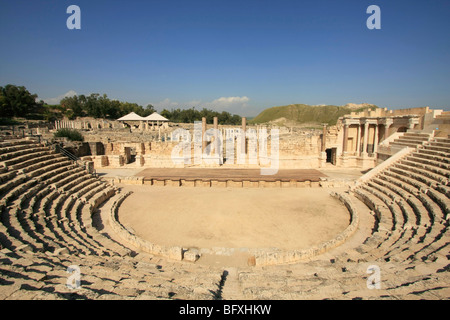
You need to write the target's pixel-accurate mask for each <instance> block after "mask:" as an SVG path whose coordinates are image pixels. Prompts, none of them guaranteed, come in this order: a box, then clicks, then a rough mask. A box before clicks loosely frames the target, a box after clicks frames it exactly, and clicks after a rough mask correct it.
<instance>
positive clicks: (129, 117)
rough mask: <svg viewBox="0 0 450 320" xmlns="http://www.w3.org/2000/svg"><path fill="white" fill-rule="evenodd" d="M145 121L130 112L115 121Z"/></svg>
mask: <svg viewBox="0 0 450 320" xmlns="http://www.w3.org/2000/svg"><path fill="white" fill-rule="evenodd" d="M145 120H146V119H145V118H144V117H141V116H140V115H138V114H136V113H134V112H130V113H129V114H127V115H126V116H123V117H121V118H119V119H117V121H145Z"/></svg>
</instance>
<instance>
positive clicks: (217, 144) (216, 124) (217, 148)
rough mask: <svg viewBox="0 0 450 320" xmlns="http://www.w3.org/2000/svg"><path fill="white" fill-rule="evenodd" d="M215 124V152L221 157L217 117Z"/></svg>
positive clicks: (214, 120) (214, 119)
mask: <svg viewBox="0 0 450 320" xmlns="http://www.w3.org/2000/svg"><path fill="white" fill-rule="evenodd" d="M213 123H214V152H215V153H216V154H217V155H219V154H220V152H219V136H218V135H219V119H218V118H217V117H214V118H213Z"/></svg>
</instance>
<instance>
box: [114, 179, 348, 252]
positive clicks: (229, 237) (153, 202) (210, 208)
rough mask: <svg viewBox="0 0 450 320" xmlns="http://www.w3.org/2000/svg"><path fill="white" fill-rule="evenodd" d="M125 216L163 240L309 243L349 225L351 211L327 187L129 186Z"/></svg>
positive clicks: (143, 233) (138, 229)
mask: <svg viewBox="0 0 450 320" xmlns="http://www.w3.org/2000/svg"><path fill="white" fill-rule="evenodd" d="M123 188H124V190H132V191H133V194H132V195H131V196H130V197H128V198H127V199H126V200H125V201H124V202H123V204H122V205H121V207H120V211H119V220H120V222H121V223H122V224H123V225H124V226H126V227H127V228H130V229H132V230H133V231H134V232H135V233H136V234H137V235H138V236H140V237H142V238H144V239H146V240H149V241H151V242H153V243H156V244H161V245H169V246H172V245H176V246H182V247H187V248H188V247H196V248H214V247H225V248H273V247H277V248H280V249H304V248H308V247H310V246H313V245H316V244H319V243H321V242H324V241H326V240H329V239H331V238H333V237H334V236H335V235H337V234H338V233H340V232H342V231H343V230H344V229H345V228H346V227H347V226H348V225H349V214H348V211H347V210H346V208H345V207H344V206H342V204H341V203H340V202H339V201H338V200H336V199H334V198H332V197H331V196H329V195H328V192H329V190H327V189H324V188H306V189H303V188H287V189H285V188H283V189H281V188H197V187H196V188H189V187H168V186H166V187H155V186H145V185H144V186H131V185H127V186H124V187H123Z"/></svg>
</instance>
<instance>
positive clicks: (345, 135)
mask: <svg viewBox="0 0 450 320" xmlns="http://www.w3.org/2000/svg"><path fill="white" fill-rule="evenodd" d="M347 140H348V124H344V141H343V145H342V152H343V153H346V152H347V145H348V141H347Z"/></svg>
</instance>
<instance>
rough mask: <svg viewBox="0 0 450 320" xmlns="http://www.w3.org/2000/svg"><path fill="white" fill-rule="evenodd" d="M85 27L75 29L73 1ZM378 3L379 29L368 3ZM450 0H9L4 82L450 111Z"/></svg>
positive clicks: (248, 102) (48, 92)
mask: <svg viewBox="0 0 450 320" xmlns="http://www.w3.org/2000/svg"><path fill="white" fill-rule="evenodd" d="M71 4H75V5H78V6H79V7H80V8H81V30H69V29H67V27H66V20H67V18H68V17H69V16H70V15H69V14H67V13H66V9H67V7H68V6H69V5H71ZM371 4H375V5H378V6H379V7H380V8H381V30H369V29H368V28H367V27H366V20H367V18H368V17H369V14H367V13H366V9H367V7H368V6H369V5H371ZM449 17H450V1H449V0H430V1H426V0H422V1H414V0H413V1H411V0H410V1H404V0H389V1H388V0H371V1H365V0H348V1H347V0H343V1H336V0H310V1H301V0H290V1H284V0H276V1H275V0H271V1H266V0H240V1H234V0H226V1H218V0H208V1H203V0H199V1H193V0H184V1H172V0H160V1H153V0H148V1H144V0H140V1H133V0H130V1H122V0H109V1H85V0H70V1H66V0H53V1H39V0H33V1H29V0H27V1H23V0H15V1H5V0H0V39H1V47H0V85H6V84H8V83H11V84H16V85H24V86H25V87H26V88H27V89H28V90H29V91H30V92H32V93H36V94H38V96H39V98H41V99H44V100H46V99H51V98H56V97H60V96H62V95H64V94H65V93H67V92H76V93H78V94H90V93H93V92H96V93H101V94H103V93H106V94H107V95H108V97H110V98H114V99H119V100H122V101H130V102H136V103H139V104H141V105H144V106H145V105H147V104H148V103H152V104H154V105H155V106H156V107H157V109H159V111H161V110H162V108H163V107H167V108H169V109H170V108H172V107H175V108H177V107H181V108H182V107H191V106H194V105H196V106H198V107H208V108H212V109H214V108H215V109H226V110H229V111H231V112H233V113H239V114H241V115H245V116H252V115H256V114H257V113H259V111H261V110H263V109H265V108H267V107H272V106H278V105H286V104H291V103H306V104H335V105H343V104H346V103H349V102H352V103H363V102H367V103H373V104H376V105H378V106H380V107H387V108H390V109H396V108H406V107H421V106H431V107H435V108H443V109H446V110H449V107H450V36H449V34H450V18H449Z"/></svg>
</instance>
